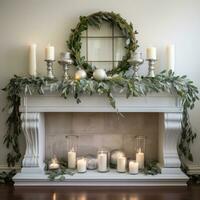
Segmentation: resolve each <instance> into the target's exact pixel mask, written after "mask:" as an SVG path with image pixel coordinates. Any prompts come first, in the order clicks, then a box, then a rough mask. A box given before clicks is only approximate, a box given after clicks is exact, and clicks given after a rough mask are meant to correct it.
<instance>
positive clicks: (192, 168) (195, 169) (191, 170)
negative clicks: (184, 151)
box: [187, 164, 200, 175]
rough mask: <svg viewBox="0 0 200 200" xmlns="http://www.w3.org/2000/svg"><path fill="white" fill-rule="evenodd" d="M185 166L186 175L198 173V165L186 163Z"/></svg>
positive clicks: (199, 171)
mask: <svg viewBox="0 0 200 200" xmlns="http://www.w3.org/2000/svg"><path fill="white" fill-rule="evenodd" d="M187 167H188V170H187V173H188V175H200V165H197V164H187Z"/></svg>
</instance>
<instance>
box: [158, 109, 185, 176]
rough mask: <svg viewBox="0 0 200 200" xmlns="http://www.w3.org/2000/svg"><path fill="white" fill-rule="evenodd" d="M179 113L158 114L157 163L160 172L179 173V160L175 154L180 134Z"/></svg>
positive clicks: (180, 116)
mask: <svg viewBox="0 0 200 200" xmlns="http://www.w3.org/2000/svg"><path fill="white" fill-rule="evenodd" d="M181 119H182V113H181V112H173V113H172V112H166V113H160V114H159V161H160V164H161V167H162V170H163V171H162V172H163V173H165V172H166V173H167V172H168V171H169V170H170V171H174V172H176V173H177V172H180V166H181V162H180V158H179V156H178V152H177V145H178V140H179V137H180V133H181Z"/></svg>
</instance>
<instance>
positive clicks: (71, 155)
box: [68, 149, 76, 169]
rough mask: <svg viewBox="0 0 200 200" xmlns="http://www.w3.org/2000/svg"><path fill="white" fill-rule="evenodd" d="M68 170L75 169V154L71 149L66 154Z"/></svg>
mask: <svg viewBox="0 0 200 200" xmlns="http://www.w3.org/2000/svg"><path fill="white" fill-rule="evenodd" d="M68 168H70V169H75V168H76V152H75V151H74V149H71V150H70V151H69V152H68Z"/></svg>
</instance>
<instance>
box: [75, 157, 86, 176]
mask: <svg viewBox="0 0 200 200" xmlns="http://www.w3.org/2000/svg"><path fill="white" fill-rule="evenodd" d="M86 168H87V162H86V159H85V158H80V159H78V160H77V171H78V172H79V173H83V172H86Z"/></svg>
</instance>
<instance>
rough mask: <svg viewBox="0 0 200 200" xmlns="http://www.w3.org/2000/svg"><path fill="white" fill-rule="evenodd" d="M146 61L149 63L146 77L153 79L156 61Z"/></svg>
mask: <svg viewBox="0 0 200 200" xmlns="http://www.w3.org/2000/svg"><path fill="white" fill-rule="evenodd" d="M147 61H148V62H149V72H148V77H155V71H154V69H155V67H154V65H155V63H156V61H157V60H156V59H147Z"/></svg>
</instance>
